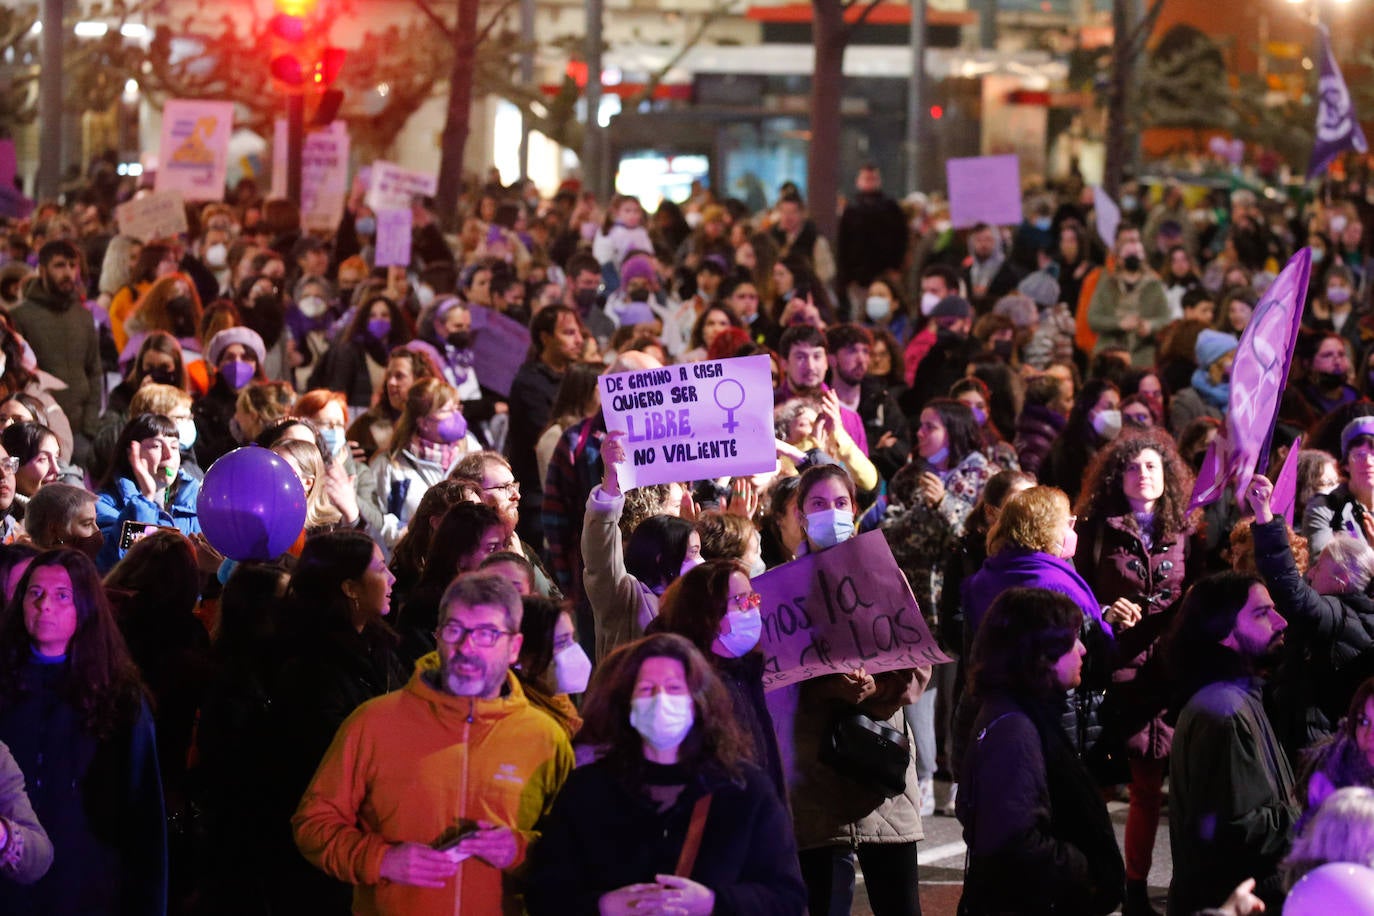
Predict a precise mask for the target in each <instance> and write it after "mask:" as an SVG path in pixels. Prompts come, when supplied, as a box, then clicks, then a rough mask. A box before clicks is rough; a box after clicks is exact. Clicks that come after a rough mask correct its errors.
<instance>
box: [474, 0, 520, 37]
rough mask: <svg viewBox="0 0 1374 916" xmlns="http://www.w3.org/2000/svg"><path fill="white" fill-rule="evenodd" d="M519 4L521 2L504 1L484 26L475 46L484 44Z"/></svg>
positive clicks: (513, 0)
mask: <svg viewBox="0 0 1374 916" xmlns="http://www.w3.org/2000/svg"><path fill="white" fill-rule="evenodd" d="M518 2H519V0H503V2H502V3H501V5H500V6H499V7H497V9H496V12H494V13H492V14H491V18H490V19H489V20H487V24H486V25H485V26H483V28H482V31H480V32H478V33H477V40H476V42H475V44H478V45H480V44H481V43H482V42H484V41H486V40H487V39H488V38H490V37H491V30H492V29H494V28H496V25H497V23H499V22H500V21H501V20H502V19H504V18H505V15H506V13H508V12H510V8H511V7H513V6H515V4H516V3H518Z"/></svg>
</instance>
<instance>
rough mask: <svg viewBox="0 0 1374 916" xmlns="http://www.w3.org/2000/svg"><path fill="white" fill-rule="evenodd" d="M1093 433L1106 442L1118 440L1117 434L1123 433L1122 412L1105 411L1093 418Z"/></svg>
mask: <svg viewBox="0 0 1374 916" xmlns="http://www.w3.org/2000/svg"><path fill="white" fill-rule="evenodd" d="M1093 432H1095V433H1097V435H1098V437H1100V438H1102V439H1106V440H1111V439H1115V438H1116V434H1117V433H1119V432H1121V411H1119V410H1103V411H1099V412H1098V413H1097V414H1096V415H1095V416H1094V417H1093Z"/></svg>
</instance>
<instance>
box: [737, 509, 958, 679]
mask: <svg viewBox="0 0 1374 916" xmlns="http://www.w3.org/2000/svg"><path fill="white" fill-rule="evenodd" d="M752 584H753V586H754V590H755V591H756V592H758V593H759V594H760V595H762V596H763V601H762V603H761V604H760V606H759V607H760V612H761V613H762V615H763V636H762V638H761V639H760V640H759V651H761V652H762V653H763V657H764V670H763V689H764V690H776V689H778V688H780V687H786V686H788V685H790V684H796V683H800V682H801V681H805V680H809V679H810V678H813V677H820V676H821V675H823V674H841V673H847V672H850V671H853V670H855V669H856V668H862V669H864V670H865V671H867V672H868V673H869V674H876V673H878V672H879V671H894V670H896V669H899V668H917V667H920V666H922V665H938V664H940V663H942V662H947V661H949V656H948V655H946V654H945V653H944V652H943V651H941V649H940V647H939V645H938V644H937V643H936V642H935V639H934V638H933V637H932V636H931V635H930V628H929V627H927V626H926V621H925V618H924V617H923V616H922V615H921V608H920V607H919V606H918V605H917V603H916V597H915V596H914V595H912V593H911V586H910V585H908V584H907V581H906V576H904V575H902V570H901V568H900V567H899V566H898V565H897V561H896V560H895V559H894V558H893V556H892V549H891V548H890V547H888V545H887V540H886V539H885V538H884V537H883V533H882V532H881V531H870V532H867V533H866V534H861V535H859V536H858V537H854V538H850V539H849V540H848V541H845V542H844V543H843V544H839V545H837V546H835V547H831V548H830V549H829V550H822V551H820V552H819V553H813V554H808V555H807V556H804V557H802V558H801V559H798V560H793V561H792V562H791V563H784V564H783V565H782V566H779V567H776V568H774V569H770V570H769V571H768V572H766V573H764V574H763V575H761V576H755V577H754V579H753V580H752Z"/></svg>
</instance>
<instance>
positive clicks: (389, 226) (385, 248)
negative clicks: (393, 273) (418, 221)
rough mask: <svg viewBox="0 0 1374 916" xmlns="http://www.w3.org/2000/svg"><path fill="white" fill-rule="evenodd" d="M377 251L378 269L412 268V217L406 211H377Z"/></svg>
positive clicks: (407, 210) (375, 256)
mask: <svg viewBox="0 0 1374 916" xmlns="http://www.w3.org/2000/svg"><path fill="white" fill-rule="evenodd" d="M375 212H376V214H377V251H376V253H375V255H374V256H373V263H375V264H376V265H377V266H378V267H392V266H395V267H409V266H410V226H411V219H412V215H411V212H410V210H409V209H405V210H377V211H375Z"/></svg>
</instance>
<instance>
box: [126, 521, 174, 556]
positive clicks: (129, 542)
mask: <svg viewBox="0 0 1374 916" xmlns="http://www.w3.org/2000/svg"><path fill="white" fill-rule="evenodd" d="M154 531H172V532H175V533H176V534H181V531H179V530H178V529H176V528H173V527H172V526H171V525H150V524H148V523H147V522H137V521H134V520H133V519H129V520H128V521H125V522H123V523H122V524H120V526H119V549H120V550H128V549H129V548H130V547H132V546H134V544H136V543H137V542H139V541H141V540H143V539H144V538H146V537H147V536H148V535H150V534H152V533H153V532H154Z"/></svg>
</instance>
